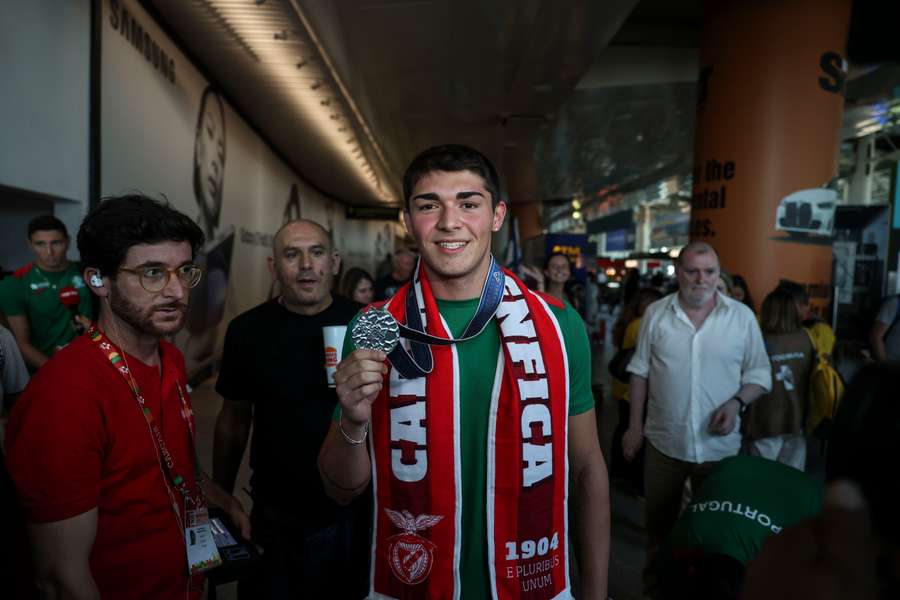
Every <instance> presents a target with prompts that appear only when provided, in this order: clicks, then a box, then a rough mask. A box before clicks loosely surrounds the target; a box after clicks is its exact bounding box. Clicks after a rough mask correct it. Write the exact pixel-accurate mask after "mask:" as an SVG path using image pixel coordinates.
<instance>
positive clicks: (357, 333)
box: [350, 308, 400, 353]
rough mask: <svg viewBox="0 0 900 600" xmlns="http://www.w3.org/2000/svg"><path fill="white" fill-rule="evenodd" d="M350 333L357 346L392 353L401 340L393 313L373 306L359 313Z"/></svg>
mask: <svg viewBox="0 0 900 600" xmlns="http://www.w3.org/2000/svg"><path fill="white" fill-rule="evenodd" d="M350 335H351V337H352V338H353V343H354V344H355V345H356V347H357V348H365V349H367V350H381V351H382V352H385V353H390V351H391V350H393V349H394V348H395V347H396V346H397V343H398V342H399V341H400V328H399V327H398V326H397V320H396V319H395V318H394V316H393V315H392V314H391V313H389V312H388V311H386V310H385V309H383V308H371V309H369V310H367V311H366V312H364V313H362V314H361V315H359V318H358V319H357V320H356V324H355V325H354V326H353V331H352V332H350Z"/></svg>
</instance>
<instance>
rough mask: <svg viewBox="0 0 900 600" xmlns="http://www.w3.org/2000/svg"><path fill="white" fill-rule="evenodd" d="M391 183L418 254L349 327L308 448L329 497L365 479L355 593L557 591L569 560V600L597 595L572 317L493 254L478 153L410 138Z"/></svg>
mask: <svg viewBox="0 0 900 600" xmlns="http://www.w3.org/2000/svg"><path fill="white" fill-rule="evenodd" d="M403 187H404V196H405V202H406V207H405V211H404V213H403V216H404V220H405V223H406V227H407V229H408V230H409V232H410V233H411V234H412V235H413V237H415V239H416V242H417V245H418V248H419V252H420V256H421V260H420V261H419V266H418V268H417V270H416V271H415V273H414V275H413V280H412V281H411V282H410V283H409V284H407V285H405V286H403V287H402V288H401V289H400V290H399V291H398V292H397V294H395V295H394V296H393V298H391V299H389V300H388V301H387V302H386V303H384V304H383V305H374V306H370V307H368V309H367V310H366V311H364V312H363V313H361V314H360V315H358V316H357V318H356V320H355V321H354V322H353V323H351V327H350V331H351V335H348V336H347V338H346V339H345V348H344V359H343V361H342V362H341V363H340V365H339V366H338V370H337V373H336V375H335V381H336V384H337V394H338V399H339V401H340V410H339V411H338V413H337V414H336V415H335V420H334V423H333V424H332V427H331V430H330V431H329V434H328V437H327V438H326V440H325V443H324V444H323V446H322V449H321V452H320V454H319V469H320V472H321V474H322V479H323V482H324V484H325V488H326V490H327V491H328V493H329V494H330V495H331V496H332V497H333V498H335V499H336V500H338V501H340V502H348V501H350V500H351V499H352V498H353V497H354V496H355V495H356V494H359V493H360V492H361V491H362V490H364V489H365V488H366V486H367V485H368V484H369V482H370V480H371V481H372V482H373V484H374V488H375V496H376V498H375V512H374V515H375V523H374V533H373V550H372V557H373V566H372V571H371V579H370V597H373V598H497V599H500V600H504V599H507V598H520V597H527V598H533V599H536V600H537V599H547V600H550V599H552V598H570V597H571V595H572V591H571V590H572V586H571V583H570V581H569V567H570V565H569V561H570V560H577V563H578V567H579V571H580V573H581V581H580V583H581V585H580V588H581V594H580V595H579V597H580V598H592V599H602V598H605V597H606V583H607V581H606V579H607V562H608V557H609V497H608V482H607V475H606V468H605V464H604V461H603V456H602V454H601V451H600V447H599V444H598V442H597V431H596V424H595V420H594V401H593V396H592V394H591V388H590V379H591V377H590V347H589V343H588V340H587V336H586V334H585V331H584V326H583V325H582V322H581V319H580V317H579V316H578V314H577V313H576V312H575V311H574V309H572V307H571V306H568V305H565V304H563V303H562V302H559V301H558V300H555V299H553V298H550V297H548V296H545V295H541V294H537V293H535V292H532V291H531V290H529V289H528V288H526V287H525V286H524V284H522V283H521V281H519V279H518V278H517V277H516V276H515V275H514V274H512V273H511V272H509V271H506V270H503V269H501V268H499V267H498V266H497V264H496V263H495V261H494V260H493V257H492V256H491V252H490V247H491V236H492V233H493V232H495V231H498V230H499V229H500V226H501V225H502V223H503V219H504V217H505V215H506V204H505V203H504V202H502V201H500V197H499V179H498V177H497V174H496V171H495V170H494V168H493V166H492V165H491V164H490V162H489V161H488V160H487V158H485V157H484V156H483V155H482V154H481V153H479V152H478V151H476V150H473V149H471V148H467V147H464V146H440V147H436V148H431V149H429V150H426V151H425V152H423V153H422V154H421V155H419V156H418V157H417V158H416V159H414V160H413V162H412V164H411V165H410V167H409V168H408V169H407V172H406V175H405V176H404V186H403ZM398 337H403V338H406V340H405V341H401V342H400V344H399V345H398V344H397V339H398ZM569 490H571V491H572V497H571V501H570V500H569V498H568V492H569ZM570 533H571V534H572V537H573V541H574V542H575V543H574V547H575V550H576V553H575V554H576V555H575V556H574V557H570V555H569V534H570Z"/></svg>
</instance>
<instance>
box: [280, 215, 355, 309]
mask: <svg viewBox="0 0 900 600" xmlns="http://www.w3.org/2000/svg"><path fill="white" fill-rule="evenodd" d="M340 267H341V257H340V256H338V253H337V252H335V251H334V247H333V244H332V243H331V236H330V235H328V231H327V230H326V229H325V228H324V227H322V226H321V225H319V224H318V223H316V222H315V221H310V220H308V219H297V220H296V221H291V222H290V223H287V224H285V225H284V226H282V228H281V229H279V230H278V233H276V234H275V239H274V241H273V249H272V257H271V258H269V269H270V271H271V273H272V277H273V279H274V280H275V281H277V282H278V283H279V284H281V290H282V291H281V299H280V301H281V304H282V305H283V306H284V307H285V308H287V309H288V310H290V311H293V312H296V313H299V314H304V315H315V314H318V313H320V312H321V311H323V310H325V309H326V308H327V307H328V306H329V305H330V304H331V287H332V284H333V283H334V276H335V275H337V272H338V270H339V269H340Z"/></svg>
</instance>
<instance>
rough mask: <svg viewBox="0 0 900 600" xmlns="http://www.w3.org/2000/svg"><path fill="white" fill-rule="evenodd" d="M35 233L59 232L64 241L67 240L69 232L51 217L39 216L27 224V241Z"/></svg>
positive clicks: (57, 220)
mask: <svg viewBox="0 0 900 600" xmlns="http://www.w3.org/2000/svg"><path fill="white" fill-rule="evenodd" d="M37 231H61V232H62V234H63V236H65V238H66V239H69V231H68V230H67V229H66V226H65V225H64V224H63V222H62V221H60V220H59V219H57V218H56V217H54V216H53V215H41V216H39V217H35V218H33V219H32V220H31V222H29V223H28V240H29V241H31V236H32V235H33V234H34V233H35V232H37Z"/></svg>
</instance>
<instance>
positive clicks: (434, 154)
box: [403, 144, 500, 210]
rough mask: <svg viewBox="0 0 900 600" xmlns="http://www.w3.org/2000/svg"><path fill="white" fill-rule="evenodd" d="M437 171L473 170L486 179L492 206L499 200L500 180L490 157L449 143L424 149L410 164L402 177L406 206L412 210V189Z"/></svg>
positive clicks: (485, 183)
mask: <svg viewBox="0 0 900 600" xmlns="http://www.w3.org/2000/svg"><path fill="white" fill-rule="evenodd" d="M435 171H449V172H453V171H471V172H472V173H475V174H476V175H478V176H480V177H481V178H482V179H483V180H484V187H485V189H487V191H489V192H490V193H491V205H492V206H497V203H498V202H499V201H500V177H499V176H498V175H497V170H496V169H495V168H494V165H492V164H491V161H489V160H488V159H487V157H486V156H485V155H484V154H482V153H481V152H479V151H478V150H475V149H474V148H469V147H468V146H462V145H459V144H447V145H444V146H434V147H433V148H429V149H428V150H425V151H424V152H422V153H421V154H419V155H418V156H417V157H415V158H414V159H413V161H412V162H411V163H410V164H409V167H407V169H406V173H404V175H403V206H404V208H405V209H406V210H409V201H410V199H411V196H412V192H413V188H415V187H416V184H417V183H419V180H420V179H422V178H423V177H425V176H426V175H428V174H429V173H433V172H435Z"/></svg>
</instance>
